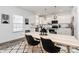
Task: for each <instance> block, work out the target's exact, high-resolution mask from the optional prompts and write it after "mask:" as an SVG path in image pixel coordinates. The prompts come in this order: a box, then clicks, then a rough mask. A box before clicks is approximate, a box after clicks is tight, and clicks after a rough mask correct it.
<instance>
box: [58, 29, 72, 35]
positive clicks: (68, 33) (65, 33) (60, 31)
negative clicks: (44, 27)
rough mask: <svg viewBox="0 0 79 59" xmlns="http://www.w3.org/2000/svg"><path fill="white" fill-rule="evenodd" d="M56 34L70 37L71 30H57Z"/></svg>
mask: <svg viewBox="0 0 79 59" xmlns="http://www.w3.org/2000/svg"><path fill="white" fill-rule="evenodd" d="M57 33H58V34H63V35H71V29H70V28H58V30H57Z"/></svg>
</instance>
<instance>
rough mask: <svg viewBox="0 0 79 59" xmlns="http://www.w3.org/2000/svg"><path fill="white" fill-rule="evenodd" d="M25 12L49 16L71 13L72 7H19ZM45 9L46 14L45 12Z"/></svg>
mask: <svg viewBox="0 0 79 59" xmlns="http://www.w3.org/2000/svg"><path fill="white" fill-rule="evenodd" d="M20 8H23V9H25V10H28V11H30V12H32V13H34V14H37V15H45V14H47V15H51V14H60V13H61V14H62V13H63V14H66V13H71V12H72V9H73V7H72V6H56V7H55V6H20ZM45 8H46V12H45Z"/></svg>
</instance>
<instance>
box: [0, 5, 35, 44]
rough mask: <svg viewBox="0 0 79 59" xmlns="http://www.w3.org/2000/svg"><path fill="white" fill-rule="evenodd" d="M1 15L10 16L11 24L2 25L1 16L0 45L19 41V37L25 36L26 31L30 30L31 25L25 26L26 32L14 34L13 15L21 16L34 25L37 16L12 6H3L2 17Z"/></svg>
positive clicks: (0, 11)
mask: <svg viewBox="0 0 79 59" xmlns="http://www.w3.org/2000/svg"><path fill="white" fill-rule="evenodd" d="M1 14H8V15H10V23H9V24H1V16H0V43H2V42H6V41H9V40H13V39H17V38H18V37H21V36H24V34H23V33H24V30H25V29H30V27H29V26H30V25H25V24H24V30H23V31H22V32H15V33H14V32H13V27H12V16H13V15H21V16H23V17H24V18H29V22H30V24H31V23H34V20H35V16H34V14H32V13H30V12H28V11H26V10H23V9H21V8H19V7H12V6H3V7H2V6H1V7H0V15H1Z"/></svg>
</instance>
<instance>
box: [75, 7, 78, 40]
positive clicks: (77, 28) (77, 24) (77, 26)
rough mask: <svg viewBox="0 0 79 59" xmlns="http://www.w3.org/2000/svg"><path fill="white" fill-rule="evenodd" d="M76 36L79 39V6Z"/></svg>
mask: <svg viewBox="0 0 79 59" xmlns="http://www.w3.org/2000/svg"><path fill="white" fill-rule="evenodd" d="M76 16H77V17H76V26H75V27H76V36H77V39H78V40H79V6H77V15H76Z"/></svg>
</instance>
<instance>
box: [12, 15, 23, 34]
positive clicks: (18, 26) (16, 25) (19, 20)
mask: <svg viewBox="0 0 79 59" xmlns="http://www.w3.org/2000/svg"><path fill="white" fill-rule="evenodd" d="M22 30H23V16H19V15H14V16H13V32H17V31H22Z"/></svg>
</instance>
